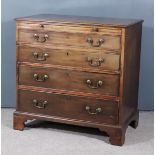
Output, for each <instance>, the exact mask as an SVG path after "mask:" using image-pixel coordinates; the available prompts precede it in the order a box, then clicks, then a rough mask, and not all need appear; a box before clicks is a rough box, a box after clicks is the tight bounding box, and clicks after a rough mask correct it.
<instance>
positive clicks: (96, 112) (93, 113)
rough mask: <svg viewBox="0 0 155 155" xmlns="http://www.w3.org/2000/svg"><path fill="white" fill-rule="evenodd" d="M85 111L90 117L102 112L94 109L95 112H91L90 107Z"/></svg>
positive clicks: (99, 109)
mask: <svg viewBox="0 0 155 155" xmlns="http://www.w3.org/2000/svg"><path fill="white" fill-rule="evenodd" d="M85 109H86V111H87V112H88V114H90V115H97V114H98V113H101V112H102V109H101V108H96V109H95V112H93V111H92V110H91V108H90V106H86V107H85Z"/></svg>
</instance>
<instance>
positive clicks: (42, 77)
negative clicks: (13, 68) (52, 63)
mask: <svg viewBox="0 0 155 155" xmlns="http://www.w3.org/2000/svg"><path fill="white" fill-rule="evenodd" d="M33 79H34V80H35V81H37V82H45V81H46V80H47V79H48V75H46V74H45V75H43V76H40V75H38V74H33Z"/></svg>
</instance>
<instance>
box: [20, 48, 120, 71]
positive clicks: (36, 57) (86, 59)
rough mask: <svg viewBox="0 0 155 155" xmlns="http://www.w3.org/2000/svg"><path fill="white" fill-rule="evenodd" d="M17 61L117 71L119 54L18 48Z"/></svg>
mask: <svg viewBox="0 0 155 155" xmlns="http://www.w3.org/2000/svg"><path fill="white" fill-rule="evenodd" d="M17 48H18V50H19V54H18V55H19V61H22V62H32V63H42V64H54V65H61V66H71V67H82V68H89V69H97V70H112V71H118V70H119V60H120V54H116V53H114V52H110V51H109V52H108V51H95V50H94V51H82V50H73V49H69V48H68V49H49V48H43V47H29V46H19V47H17Z"/></svg>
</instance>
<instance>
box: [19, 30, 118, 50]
mask: <svg viewBox="0 0 155 155" xmlns="http://www.w3.org/2000/svg"><path fill="white" fill-rule="evenodd" d="M17 42H19V43H27V44H36V43H37V44H40V45H53V46H67V47H69V46H70V47H76V48H80V49H81V48H86V49H92V48H94V49H115V50H119V49H120V37H119V36H110V35H104V34H103V35H97V34H93V33H89V34H83V33H70V32H55V31H37V30H36V31H30V30H27V29H20V30H19V33H18V37H17Z"/></svg>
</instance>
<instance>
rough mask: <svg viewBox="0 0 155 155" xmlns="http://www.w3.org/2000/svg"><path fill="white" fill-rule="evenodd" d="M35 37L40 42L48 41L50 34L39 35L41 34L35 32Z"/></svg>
mask: <svg viewBox="0 0 155 155" xmlns="http://www.w3.org/2000/svg"><path fill="white" fill-rule="evenodd" d="M33 37H34V39H35V40H36V41H37V42H40V43H44V42H46V41H47V39H48V35H47V34H45V35H44V36H39V34H34V35H33Z"/></svg>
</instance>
